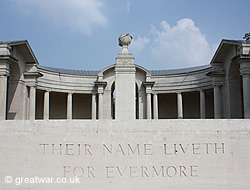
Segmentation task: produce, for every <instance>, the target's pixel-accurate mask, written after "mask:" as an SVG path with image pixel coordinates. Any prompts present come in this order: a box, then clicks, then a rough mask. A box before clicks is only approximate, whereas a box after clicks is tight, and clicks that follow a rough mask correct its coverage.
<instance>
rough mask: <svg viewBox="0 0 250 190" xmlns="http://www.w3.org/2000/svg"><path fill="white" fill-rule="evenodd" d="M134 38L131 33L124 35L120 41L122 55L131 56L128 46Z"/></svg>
mask: <svg viewBox="0 0 250 190" xmlns="http://www.w3.org/2000/svg"><path fill="white" fill-rule="evenodd" d="M132 39H133V37H132V36H131V35H130V34H129V33H125V34H122V35H121V36H120V37H119V39H118V41H119V46H121V47H122V54H129V52H128V45H129V44H130V43H131V41H132Z"/></svg>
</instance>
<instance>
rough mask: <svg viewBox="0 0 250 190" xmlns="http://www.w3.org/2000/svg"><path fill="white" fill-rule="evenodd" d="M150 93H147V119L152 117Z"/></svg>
mask: <svg viewBox="0 0 250 190" xmlns="http://www.w3.org/2000/svg"><path fill="white" fill-rule="evenodd" d="M151 113H152V106H151V93H147V119H152V114H151Z"/></svg>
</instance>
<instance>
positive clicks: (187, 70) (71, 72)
mask: <svg viewBox="0 0 250 190" xmlns="http://www.w3.org/2000/svg"><path fill="white" fill-rule="evenodd" d="M38 68H40V69H42V70H46V71H51V72H55V73H61V74H68V75H80V76H97V75H98V73H99V72H100V71H86V70H73V69H62V68H54V67H47V66H41V65H39V66H38ZM209 68H211V66H210V65H203V66H198V67H190V68H182V69H170V70H151V71H149V72H150V73H151V74H152V75H153V76H165V75H175V74H183V73H190V72H195V71H200V70H204V69H209Z"/></svg>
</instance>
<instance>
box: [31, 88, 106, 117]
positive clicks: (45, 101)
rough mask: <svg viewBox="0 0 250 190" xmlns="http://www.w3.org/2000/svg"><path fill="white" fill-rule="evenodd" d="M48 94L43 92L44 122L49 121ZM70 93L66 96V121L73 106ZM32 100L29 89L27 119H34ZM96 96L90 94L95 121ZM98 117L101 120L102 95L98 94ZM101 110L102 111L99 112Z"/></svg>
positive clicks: (70, 114) (33, 96) (70, 115)
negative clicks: (28, 113) (28, 115)
mask: <svg viewBox="0 0 250 190" xmlns="http://www.w3.org/2000/svg"><path fill="white" fill-rule="evenodd" d="M49 93H50V91H45V93H44V109H43V110H44V112H43V118H44V120H48V119H49V102H50V101H49ZM72 94H73V93H72V92H70V93H68V96H67V119H68V120H71V119H72V113H73V112H72V106H73V97H72ZM34 98H35V92H34V91H33V88H31V89H30V116H31V117H29V119H35V112H33V110H35V106H34V103H35V101H34ZM96 105H97V104H96V94H92V113H91V115H92V119H96V112H97V111H96ZM98 109H99V110H100V111H99V116H98V118H100V119H101V118H103V101H102V93H100V94H99V108H98ZM101 110H102V111H101Z"/></svg>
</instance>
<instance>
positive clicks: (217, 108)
mask: <svg viewBox="0 0 250 190" xmlns="http://www.w3.org/2000/svg"><path fill="white" fill-rule="evenodd" d="M214 119H221V89H220V86H219V85H214Z"/></svg>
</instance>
